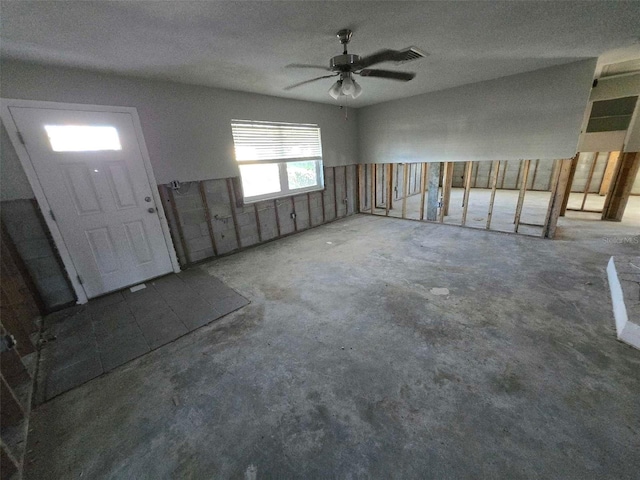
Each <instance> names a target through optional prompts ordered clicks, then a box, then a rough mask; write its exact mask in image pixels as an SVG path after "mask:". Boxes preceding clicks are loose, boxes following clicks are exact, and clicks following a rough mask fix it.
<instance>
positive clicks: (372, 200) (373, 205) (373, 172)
mask: <svg viewBox="0 0 640 480" xmlns="http://www.w3.org/2000/svg"><path fill="white" fill-rule="evenodd" d="M370 177H371V198H369V203H371V215H373V214H374V213H375V208H376V164H375V163H372V164H371V175H370Z"/></svg>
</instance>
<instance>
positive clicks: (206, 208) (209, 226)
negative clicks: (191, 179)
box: [198, 181, 260, 256]
mask: <svg viewBox="0 0 640 480" xmlns="http://www.w3.org/2000/svg"><path fill="white" fill-rule="evenodd" d="M198 188H199V190H200V196H201V197H202V205H203V206H204V215H205V216H206V217H207V229H208V230H209V237H210V238H211V246H212V247H213V254H214V255H215V256H218V248H217V247H216V238H215V237H214V235H213V223H212V222H211V212H210V211H209V202H208V201H207V192H206V189H205V186H204V181H202V182H198ZM258 228H260V226H258Z"/></svg>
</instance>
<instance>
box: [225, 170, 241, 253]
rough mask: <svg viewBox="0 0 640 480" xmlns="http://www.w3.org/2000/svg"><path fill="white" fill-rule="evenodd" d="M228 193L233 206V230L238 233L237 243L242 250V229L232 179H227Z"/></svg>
mask: <svg viewBox="0 0 640 480" xmlns="http://www.w3.org/2000/svg"><path fill="white" fill-rule="evenodd" d="M227 193H228V194H229V203H230V204H231V217H232V218H233V228H234V230H235V232H236V242H237V244H238V248H242V242H241V241H240V227H239V226H238V217H237V215H236V202H235V201H234V199H235V195H234V193H233V184H232V183H231V179H230V178H227Z"/></svg>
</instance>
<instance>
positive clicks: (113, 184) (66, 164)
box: [9, 106, 173, 298]
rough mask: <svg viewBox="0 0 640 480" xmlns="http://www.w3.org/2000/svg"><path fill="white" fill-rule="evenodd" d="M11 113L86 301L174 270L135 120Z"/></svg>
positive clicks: (109, 115) (20, 109)
mask: <svg viewBox="0 0 640 480" xmlns="http://www.w3.org/2000/svg"><path fill="white" fill-rule="evenodd" d="M9 110H10V113H11V116H12V118H13V120H14V122H15V124H16V126H17V127H18V131H19V132H20V134H21V135H22V139H23V140H24V144H25V148H26V150H27V153H28V154H29V157H30V160H31V163H32V165H33V167H34V170H35V172H36V175H37V177H38V180H39V182H40V184H41V186H42V189H43V191H44V194H45V196H46V198H47V201H48V202H49V205H50V207H51V209H52V212H53V216H54V217H55V221H56V223H57V225H58V228H59V230H60V233H61V235H62V238H63V240H64V243H65V246H66V248H67V249H68V251H69V254H70V256H71V260H72V261H73V264H74V266H75V268H76V270H77V272H78V274H79V276H80V281H81V283H82V286H83V288H84V289H85V291H86V294H87V297H88V298H92V297H96V296H98V295H101V294H103V293H107V292H110V291H113V290H118V289H120V288H123V287H126V286H129V285H133V284H136V283H139V282H141V281H144V280H147V279H149V278H153V277H157V276H160V275H163V274H165V273H168V272H171V271H172V269H173V267H172V264H171V257H170V254H169V247H168V245H167V242H166V241H165V236H164V234H163V231H162V227H161V224H160V218H159V214H158V206H157V205H156V204H155V200H154V196H153V194H152V190H151V188H152V187H151V184H150V183H149V178H148V176H147V172H146V170H145V166H144V160H143V157H142V151H141V147H140V144H139V139H138V136H137V135H136V129H135V126H134V123H133V117H132V116H131V114H129V113H115V112H97V111H74V110H58V109H48V108H29V107H13V106H10V107H9ZM44 213H45V214H47V213H48V212H44Z"/></svg>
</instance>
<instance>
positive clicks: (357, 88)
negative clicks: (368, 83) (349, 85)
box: [351, 80, 362, 98]
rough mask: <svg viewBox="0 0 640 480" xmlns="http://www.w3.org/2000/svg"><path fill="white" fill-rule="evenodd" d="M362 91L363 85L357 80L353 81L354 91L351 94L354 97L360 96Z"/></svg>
mask: <svg viewBox="0 0 640 480" xmlns="http://www.w3.org/2000/svg"><path fill="white" fill-rule="evenodd" d="M361 93H362V87H361V86H360V84H359V83H357V82H356V81H355V80H354V81H353V93H352V94H351V96H352V97H353V98H358V97H359V96H360V94H361Z"/></svg>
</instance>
